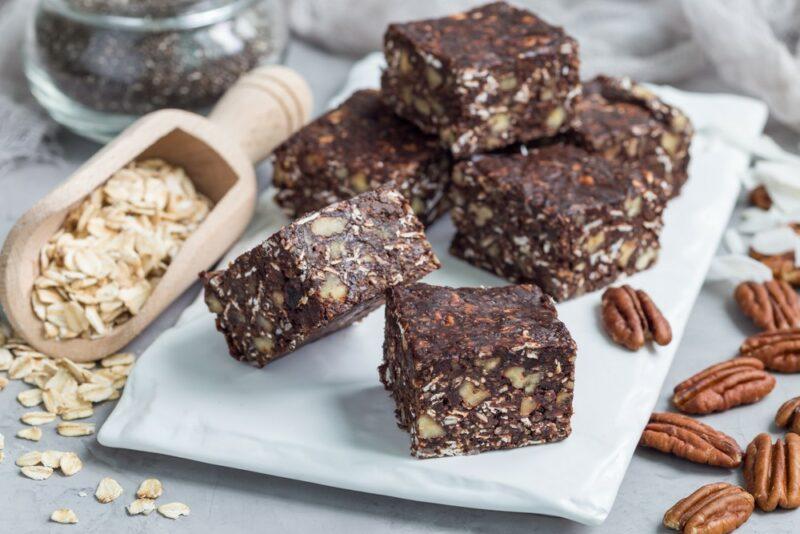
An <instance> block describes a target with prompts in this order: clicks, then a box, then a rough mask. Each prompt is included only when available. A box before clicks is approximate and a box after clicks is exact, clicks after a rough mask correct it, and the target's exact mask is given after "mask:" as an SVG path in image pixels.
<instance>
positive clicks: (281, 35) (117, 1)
mask: <svg viewBox="0 0 800 534" xmlns="http://www.w3.org/2000/svg"><path fill="white" fill-rule="evenodd" d="M286 34H287V30H286V28H285V21H284V19H283V10H282V6H281V3H280V0H274V1H271V0H172V1H166V0H39V5H38V9H37V12H36V15H35V18H34V21H33V35H32V39H29V44H28V46H29V50H28V52H29V54H28V55H29V56H33V57H32V58H31V57H29V58H28V61H29V62H31V61H32V62H33V63H35V67H36V69H35V70H36V72H35V74H36V75H35V76H31V74H30V73H29V76H28V77H29V79H31V84H32V86H33V85H35V84H36V83H41V80H42V79H45V80H46V82H49V83H50V84H52V86H53V87H52V88H50V87H47V88H45V90H39V91H37V90H36V88H35V87H32V89H33V92H34V95H36V96H37V98H38V99H39V100H40V101H42V96H41V95H45V98H47V96H48V95H49V94H50V93H52V92H53V88H54V89H55V90H57V92H58V93H60V95H59V96H61V95H63V96H64V97H66V98H67V99H69V100H71V101H74V102H76V103H77V104H79V105H81V106H83V107H85V108H88V109H89V110H92V111H96V112H102V113H111V114H123V115H129V116H139V115H142V114H144V113H147V112H150V111H153V110H156V109H160V108H165V107H174V108H183V109H192V110H198V109H203V108H206V107H208V106H211V105H212V104H214V102H215V101H216V100H217V99H218V98H219V97H220V96H221V95H222V94H223V93H224V92H225V91H226V90H227V89H228V87H230V86H231V85H232V84H233V83H234V82H235V81H236V80H237V79H238V78H239V77H240V76H241V75H242V74H244V73H245V72H247V71H249V70H251V69H253V68H254V67H256V66H258V65H261V64H264V63H274V62H277V61H278V60H279V59H280V58H281V55H282V53H283V49H284V47H285V43H286V38H287V35H286ZM42 103H43V104H44V105H45V107H46V108H48V110H49V111H51V114H52V115H53V116H54V117H55V118H56V119H57V120H59V115H60V113H59V112H60V110H57V111H58V112H56V113H53V110H52V109H51V108H50V106H48V104H47V103H46V102H42ZM59 105H60V104H59ZM68 126H69V124H68Z"/></svg>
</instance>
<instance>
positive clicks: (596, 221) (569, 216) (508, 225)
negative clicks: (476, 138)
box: [451, 144, 666, 301]
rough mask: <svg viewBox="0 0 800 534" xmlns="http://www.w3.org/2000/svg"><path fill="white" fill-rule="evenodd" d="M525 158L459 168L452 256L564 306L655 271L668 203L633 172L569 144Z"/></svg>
mask: <svg viewBox="0 0 800 534" xmlns="http://www.w3.org/2000/svg"><path fill="white" fill-rule="evenodd" d="M521 150H522V151H521V152H520V153H507V154H493V155H485V156H474V157H473V158H472V159H470V160H465V161H462V162H459V163H458V165H456V168H455V169H454V171H453V177H452V181H453V183H452V185H451V198H452V202H453V209H452V211H451V216H452V219H453V223H454V224H455V226H456V229H457V231H458V232H457V234H456V237H455V238H454V240H453V243H452V245H451V251H452V252H453V254H455V255H456V256H458V257H460V258H463V259H465V260H467V261H468V262H470V263H472V264H473V265H476V266H478V267H481V268H483V269H487V270H489V271H491V272H493V273H495V274H497V275H499V276H501V277H503V278H506V279H508V280H511V281H512V282H526V283H527V282H532V283H535V284H537V285H539V286H540V287H541V288H542V289H543V290H544V291H545V292H546V293H548V294H549V295H550V296H552V297H553V298H554V299H556V300H558V301H562V300H565V299H568V298H571V297H574V296H577V295H581V294H583V293H587V292H590V291H594V290H595V289H599V288H601V287H604V286H606V285H608V284H610V283H611V282H613V281H614V280H616V279H617V278H618V277H619V276H620V275H622V274H632V273H634V272H636V271H641V270H642V269H646V268H647V267H649V266H650V265H651V264H652V263H653V262H655V260H656V258H657V256H658V251H659V242H658V237H659V232H660V230H661V227H662V221H661V213H662V212H663V209H664V205H665V203H666V200H665V199H663V198H661V197H659V196H658V195H656V194H655V193H654V192H653V191H652V190H650V189H649V188H648V187H647V186H646V185H645V184H644V177H643V175H642V173H641V172H639V171H638V170H637V168H636V167H635V166H631V167H630V168H624V169H623V168H622V167H620V166H619V165H616V164H613V163H611V162H608V161H606V160H605V159H604V158H603V157H602V156H599V155H594V154H591V153H589V152H587V151H585V150H583V149H581V148H578V147H575V146H571V145H564V144H555V145H548V146H545V147H541V148H536V149H531V150H527V149H526V148H525V147H522V148H521Z"/></svg>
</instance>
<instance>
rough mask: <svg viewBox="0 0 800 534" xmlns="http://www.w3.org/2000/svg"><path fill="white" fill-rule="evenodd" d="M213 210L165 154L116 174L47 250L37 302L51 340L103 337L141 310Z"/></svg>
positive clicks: (33, 301)
mask: <svg viewBox="0 0 800 534" xmlns="http://www.w3.org/2000/svg"><path fill="white" fill-rule="evenodd" d="M210 208H211V201H210V200H208V199H207V198H206V197H204V196H203V195H202V194H200V193H198V192H197V191H196V190H195V188H194V185H193V184H192V182H191V180H190V179H189V177H188V176H187V175H186V172H185V171H184V170H183V169H182V168H180V167H175V166H172V165H170V164H168V163H166V162H165V161H162V160H159V159H150V160H145V161H139V162H133V163H131V164H130V165H128V166H127V167H125V168H123V169H121V170H119V171H117V172H116V173H114V174H113V175H112V176H111V178H109V179H108V181H107V182H106V183H105V184H104V185H103V186H102V187H100V188H98V189H96V190H95V191H93V192H92V193H91V194H90V195H89V196H88V197H87V198H86V199H85V200H84V201H83V202H82V203H81V204H80V206H78V207H77V208H75V209H74V210H72V211H71V212H70V213H69V214H68V215H67V218H66V220H65V221H64V224H63V225H62V227H61V228H60V229H59V230H58V231H57V232H56V233H55V235H53V237H52V238H50V240H49V241H48V243H47V244H46V245H45V246H44V247H43V248H42V250H41V252H40V255H39V269H40V275H39V277H38V278H37V279H36V281H35V282H34V288H33V291H32V293H31V304H32V306H33V311H34V313H35V314H36V316H37V317H38V318H39V319H40V320H41V321H42V322H43V324H44V327H43V328H44V332H45V336H46V337H47V338H51V339H73V338H77V337H83V338H91V339H94V338H99V337H103V336H105V335H107V334H108V333H109V332H110V331H111V330H112V329H113V328H114V327H115V326H117V325H119V324H121V323H124V322H125V321H127V320H128V319H130V318H131V317H133V316H134V315H136V314H137V313H139V311H140V310H141V308H142V306H143V305H144V303H145V301H146V300H147V298H148V297H149V295H150V293H151V292H152V291H153V288H154V287H155V285H156V284H157V283H158V281H159V280H160V279H161V277H162V276H163V275H164V272H165V271H166V269H167V267H168V266H169V264H170V262H171V261H172V259H173V258H174V257H175V255H176V254H177V253H178V251H179V250H180V248H181V246H182V245H183V242H184V241H185V240H186V239H187V238H188V237H189V235H190V234H191V233H192V232H193V231H194V230H195V229H197V227H198V226H199V225H200V223H201V222H202V221H203V220H204V219H205V217H206V215H207V214H208V212H209V210H210Z"/></svg>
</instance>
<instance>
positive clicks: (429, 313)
mask: <svg viewBox="0 0 800 534" xmlns="http://www.w3.org/2000/svg"><path fill="white" fill-rule="evenodd" d="M385 329H386V330H385V338H384V362H383V364H382V365H381V367H380V369H379V372H380V377H381V381H382V382H383V384H384V386H385V387H386V389H387V390H389V392H390V393H391V395H392V397H393V398H394V400H395V403H396V407H397V409H396V415H397V420H398V424H399V425H400V427H401V428H404V429H406V430H407V431H408V432H409V434H410V436H411V453H412V454H413V455H414V456H417V457H419V458H432V457H437V456H455V455H462V454H475V453H478V452H482V451H489V450H495V449H507V448H515V447H523V446H526V445H533V444H538V443H545V442H551V441H558V440H562V439H564V438H566V437H567V436H568V435H569V433H570V418H571V416H572V397H573V388H574V364H575V356H576V345H575V342H574V341H573V339H572V337H571V336H570V334H569V332H568V330H567V328H566V327H565V326H564V324H563V323H562V322H561V321H559V320H558V316H557V314H556V310H555V307H554V306H553V302H552V300H551V299H550V297H548V296H547V295H545V294H544V293H543V292H542V291H541V290H540V289H539V288H538V287H536V286H531V285H520V286H507V287H498V288H461V289H453V288H448V287H438V286H430V285H427V284H412V285H409V286H403V287H401V286H396V287H394V288H392V289H390V290H389V291H388V295H387V304H386V326H385Z"/></svg>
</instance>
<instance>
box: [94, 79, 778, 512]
mask: <svg viewBox="0 0 800 534" xmlns="http://www.w3.org/2000/svg"><path fill="white" fill-rule="evenodd" d="M659 91H660V92H661V94H662V96H664V97H665V99H666V100H668V101H671V102H674V103H676V104H677V105H679V106H680V107H681V108H683V109H684V110H685V111H686V112H687V113H688V114H689V115H690V117H691V118H692V120H693V122H694V123H695V125H696V126H697V127H698V130H699V133H698V135H697V137H696V140H695V143H694V145H693V147H692V148H693V151H692V152H693V153H692V164H691V168H690V180H689V182H688V183H687V185H686V186H685V188H684V190H683V194H682V196H681V197H680V198H678V199H676V200H675V201H674V202H673V203H671V204H670V206H669V208H668V210H667V212H666V217H665V218H666V224H665V230H664V233H663V236H662V246H663V249H662V252H661V256H660V260H659V262H658V264H657V265H656V266H655V267H654V268H652V269H650V270H649V271H647V272H644V273H640V274H638V275H636V276H635V277H633V278H632V279H631V284H633V285H635V286H637V287H641V288H644V289H646V290H647V291H648V292H649V293H650V294H651V295H652V297H653V298H654V300H655V302H657V303H658V304H659V306H660V307H661V309H662V310H663V312H664V314H665V315H666V317H667V318H668V319H669V321H670V323H671V324H672V327H673V332H674V340H673V342H672V344H670V345H669V346H668V347H664V348H659V349H656V350H653V349H645V350H641V351H639V352H638V353H635V354H634V353H630V352H628V351H626V350H624V349H621V348H619V347H617V346H615V345H613V344H612V343H610V342H609V340H608V339H607V337H606V336H605V335H604V333H603V331H602V330H601V328H600V325H599V321H598V307H599V301H600V293H599V292H595V293H593V294H589V295H585V296H583V297H581V298H578V299H575V300H572V301H569V302H566V303H563V304H560V305H559V306H558V311H559V315H560V317H561V319H562V320H563V321H564V322H565V323H566V325H567V326H568V328H569V329H570V331H571V332H572V335H573V336H574V338H575V340H576V341H577V343H578V347H579V349H578V359H577V364H576V365H577V367H576V381H575V384H576V385H575V401H574V403H575V404H574V407H575V416H574V418H573V420H572V423H573V432H572V435H571V436H570V437H569V438H568V439H566V440H565V441H563V442H560V443H555V444H550V445H540V446H533V447H525V448H522V449H517V450H510V451H502V452H492V453H485V454H480V455H477V456H471V457H459V458H443V459H434V460H416V459H414V458H412V457H410V456H409V453H408V446H409V442H408V436H407V435H406V434H405V433H404V432H403V431H401V430H400V429H398V427H397V426H396V424H395V420H394V414H393V410H394V406H393V404H392V402H390V400H389V398H388V396H387V395H386V393H385V392H384V391H383V389H382V387H381V385H380V384H379V382H378V374H377V371H376V367H377V366H378V363H379V361H380V359H381V343H382V340H383V310H382V309H381V310H377V311H376V312H374V313H372V314H371V315H370V316H369V317H367V318H366V319H365V320H364V321H363V322H361V323H360V324H357V325H354V326H352V327H350V328H347V329H345V330H343V331H340V332H338V333H336V334H334V335H332V336H330V337H327V338H325V339H322V340H320V341H317V342H316V343H313V344H311V345H309V346H307V347H304V348H303V349H301V350H299V351H297V353H295V354H292V355H290V356H289V357H287V358H284V359H282V360H279V361H277V362H275V363H273V364H270V365H269V366H267V367H266V368H265V369H261V370H259V369H254V368H252V367H249V366H247V365H243V364H240V363H238V362H236V361H235V360H233V359H232V358H231V357H230V356H228V355H227V349H226V347H225V343H224V340H223V337H222V335H220V334H219V333H217V331H216V330H215V329H214V325H213V318H212V316H211V315H210V314H209V313H208V312H207V311H205V310H204V306H203V305H202V304H201V303H195V305H193V306H192V307H191V308H190V309H189V310H188V311H187V313H186V314H185V316H184V319H183V320H182V321H181V323H180V324H179V326H176V327H174V328H172V329H170V330H168V331H166V332H165V333H164V334H163V335H162V336H161V337H160V338H159V339H158V340H157V341H156V342H155V343H153V345H152V346H151V347H150V348H149V349H148V350H147V351H146V352H145V353H144V354H143V355H142V356H141V358H140V360H139V363H138V364H137V365H136V368H135V370H134V371H133V373H132V375H131V377H130V379H129V380H128V385H127V387H126V389H125V392H124V395H123V396H122V399H121V400H120V401H119V403H118V405H117V407H116V409H115V410H114V412H113V413H112V414H111V416H110V417H109V419H108V420H107V422H106V423H105V425H104V426H103V428H102V430H101V432H100V434H99V436H98V439H99V441H100V443H102V444H103V445H107V446H111V447H124V448H128V449H137V450H144V451H151V452H158V453H163V454H168V455H173V456H180V457H183V458H190V459H193V460H198V461H202V462H207V463H212V464H218V465H225V466H230V467H235V468H240V469H247V470H250V471H257V472H261V473H268V474H271V475H277V476H282V477H288V478H293V479H298V480H304V481H308V482H315V483H319V484H324V485H329V486H336V487H341V488H347V489H352V490H358V491H364V492H370V493H378V494H383V495H389V496H394V497H402V498H406V499H414V500H420V501H427V502H433V503H441V504H449V505H457V506H466V507H473V508H484V509H492V510H505V511H516V512H536V513H543V514H551V515H558V516H563V517H566V518H569V519H573V520H576V521H580V522H583V523H587V524H597V523H600V522H602V521H603V520H604V519H605V517H606V516H607V514H608V513H609V511H610V509H611V506H612V504H613V502H614V498H615V496H616V493H617V490H618V488H619V485H620V482H621V481H622V477H623V475H624V474H625V470H626V468H627V465H628V462H629V461H630V459H631V455H632V454H633V450H634V448H635V447H636V443H637V441H638V439H639V434H640V431H641V429H642V427H643V426H644V424H645V422H646V420H647V418H648V416H649V414H650V411H651V409H652V407H653V405H654V404H655V402H656V399H657V396H658V393H659V391H660V389H661V387H662V382H663V380H664V376H665V375H666V372H667V370H668V368H669V366H670V363H671V362H672V358H673V355H674V354H675V351H676V349H677V347H678V345H679V343H680V340H681V336H682V334H683V330H684V326H685V323H686V320H687V318H688V316H689V312H690V310H691V308H692V305H693V303H694V301H695V298H696V296H697V293H698V291H699V290H700V287H701V285H702V283H703V278H704V276H705V273H706V270H707V268H708V265H709V262H710V260H711V257H712V255H713V254H714V251H715V249H716V247H717V243H718V241H719V239H720V236H721V234H722V231H723V229H724V228H725V225H726V222H727V220H728V218H729V216H730V213H731V210H732V208H733V206H734V203H735V200H736V197H737V193H738V191H739V181H738V177H739V174H740V173H742V172H743V171H744V170H745V169H746V168H747V166H748V162H749V156H748V154H747V152H746V151H745V150H743V149H741V148H737V147H736V146H735V145H739V146H746V145H747V144H749V143H750V142H752V141H754V140H755V139H756V137H757V136H758V135H759V134H760V132H761V129H762V127H763V125H764V121H765V118H766V110H765V107H764V106H763V105H762V104H760V103H758V102H756V101H753V100H750V99H745V98H739V97H732V96H724V95H694V94H688V93H681V92H678V91H676V90H673V89H667V88H661V89H659ZM725 139H728V140H731V139H734V140H735V141H736V142H735V143H732V142H730V141H726V140H725ZM261 207H262V210H261V212H260V216H259V219H258V221H257V223H256V227H258V228H259V229H260V230H259V231H258V232H257V233H258V238H259V239H261V238H264V237H266V236H267V235H269V234H270V233H271V232H272V231H274V230H275V229H277V226H278V225H280V224H282V216H281V215H280V214H279V213H278V211H277V208H276V207H275V206H274V205H273V204H272V203H271V201H269V199H267V200H265V201H263V202H262V206H261ZM265 221H266V222H265ZM452 234H453V229H452V226H451V224H450V222H449V221H448V220H443V221H441V222H439V223H437V224H436V225H435V226H434V227H433V228H432V229H430V232H429V238H430V240H431V242H432V243H433V244H434V247H435V249H436V252H437V253H438V254H439V257H440V258H441V259H442V261H443V264H444V267H443V268H442V269H441V270H440V271H438V272H436V273H433V274H432V275H431V276H429V277H428V278H427V279H426V281H427V282H430V283H436V284H446V285H453V286H475V285H499V284H502V283H503V281H502V280H500V279H498V278H495V277H494V276H492V275H489V274H487V273H485V272H483V271H480V270H478V269H475V268H472V267H470V266H469V265H467V264H465V263H463V262H461V261H459V260H457V259H455V258H452V257H450V256H449V255H448V254H447V247H448V244H449V240H450V238H451V236H452ZM251 240H252V235H251ZM256 242H257V241H250V244H255V243H256ZM243 246H244V245H243Z"/></svg>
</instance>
